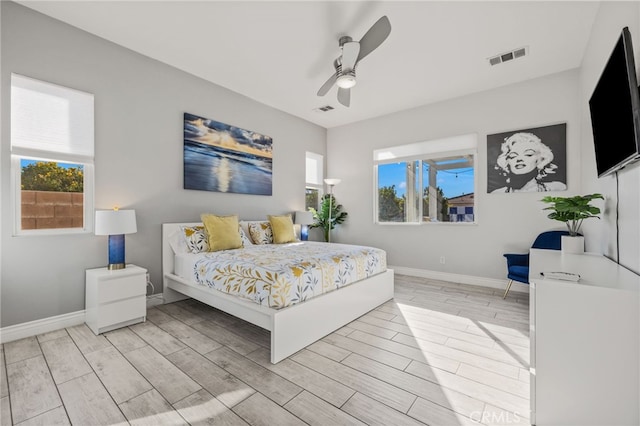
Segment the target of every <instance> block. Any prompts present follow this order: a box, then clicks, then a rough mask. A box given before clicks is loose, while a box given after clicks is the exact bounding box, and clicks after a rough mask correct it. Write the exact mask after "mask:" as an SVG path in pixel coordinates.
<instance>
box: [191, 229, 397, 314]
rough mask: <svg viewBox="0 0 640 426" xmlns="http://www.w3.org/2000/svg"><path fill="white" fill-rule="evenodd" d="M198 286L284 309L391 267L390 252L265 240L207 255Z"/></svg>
mask: <svg viewBox="0 0 640 426" xmlns="http://www.w3.org/2000/svg"><path fill="white" fill-rule="evenodd" d="M194 269H195V270H194V276H195V278H196V281H197V282H198V284H200V285H203V286H208V287H210V288H214V289H217V290H220V291H223V292H225V293H229V294H233V295H237V296H241V297H244V298H247V299H249V300H252V301H254V302H256V303H259V304H261V305H264V306H268V307H271V308H276V309H280V308H284V307H287V306H290V305H293V304H296V303H300V302H303V301H305V300H307V299H310V298H312V297H314V296H318V295H320V294H323V293H327V292H330V291H333V290H336V289H339V288H341V287H344V286H346V285H349V284H351V283H354V282H356V281H360V280H363V279H365V278H368V277H370V276H372V275H376V274H378V273H381V272H384V271H385V270H386V269H387V257H386V252H385V251H384V250H380V249H377V248H372V247H363V246H353V245H345V244H335V243H331V244H327V243H319V242H307V241H305V242H297V243H290V244H265V245H255V246H250V247H245V248H242V249H237V250H225V251H219V252H213V253H207V254H206V255H205V256H204V257H203V258H201V259H199V260H198V261H196V262H195V265H194Z"/></svg>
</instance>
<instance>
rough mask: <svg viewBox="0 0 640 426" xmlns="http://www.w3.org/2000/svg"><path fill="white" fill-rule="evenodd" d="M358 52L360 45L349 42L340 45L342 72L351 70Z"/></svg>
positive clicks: (355, 42)
mask: <svg viewBox="0 0 640 426" xmlns="http://www.w3.org/2000/svg"><path fill="white" fill-rule="evenodd" d="M359 52H360V43H358V42H357V41H350V42H349V43H345V44H343V45H342V71H343V72H345V71H348V70H352V69H353V68H354V67H355V66H356V61H357V60H358V53H359Z"/></svg>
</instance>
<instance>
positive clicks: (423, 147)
mask: <svg viewBox="0 0 640 426" xmlns="http://www.w3.org/2000/svg"><path fill="white" fill-rule="evenodd" d="M477 141H478V136H477V135H476V134H468V135H461V136H453V137H449V138H443V139H434V140H430V141H426V142H416V143H411V144H407V145H398V146H394V147H390V148H384V149H376V150H375V151H373V162H374V163H375V164H380V163H391V162H398V161H411V160H418V159H429V158H440V157H448V156H456V155H464V154H467V153H473V152H475V151H476V149H477V146H478V142H477Z"/></svg>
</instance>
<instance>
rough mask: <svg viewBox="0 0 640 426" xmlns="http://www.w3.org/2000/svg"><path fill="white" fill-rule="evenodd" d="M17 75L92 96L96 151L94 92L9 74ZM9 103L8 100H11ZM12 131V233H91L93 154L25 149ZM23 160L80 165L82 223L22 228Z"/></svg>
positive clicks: (93, 192)
mask: <svg viewBox="0 0 640 426" xmlns="http://www.w3.org/2000/svg"><path fill="white" fill-rule="evenodd" d="M14 76H16V77H18V78H21V79H28V80H33V81H34V82H36V83H43V84H46V85H50V86H55V87H56V88H62V89H65V90H68V91H70V92H76V93H78V92H79V93H83V94H87V95H90V96H91V111H90V112H91V118H92V122H91V146H92V149H93V151H95V139H94V136H93V133H94V131H95V121H94V117H95V109H94V100H93V98H94V95H93V94H90V93H87V92H82V91H80V90H77V89H73V88H70V87H66V86H61V85H58V84H55V83H50V82H47V81H43V80H38V79H34V78H31V77H26V76H23V75H20V74H15V73H12V74H11V77H12V79H13V77H14ZM12 88H13V80H12V81H11V84H10V89H12ZM10 105H12V104H11V102H10ZM12 114H13V108H10V114H9V115H10V119H13V116H12ZM12 137H13V130H11V137H10V140H11V152H10V161H11V167H10V173H11V178H10V182H11V200H12V202H13V203H14V206H13V209H12V211H13V220H12V222H13V226H12V228H13V233H12V235H13V236H14V237H22V236H45V235H73V234H89V233H92V232H93V227H94V214H93V212H94V208H95V204H94V200H95V167H94V164H95V160H94V154H92V155H90V156H88V155H85V154H83V153H79V154H76V153H73V152H71V153H69V152H59V151H55V150H51V151H49V150H46V149H36V148H28V147H24V146H14V144H13V139H12ZM22 160H34V161H42V162H55V163H71V164H78V165H82V166H83V173H82V174H83V216H84V217H83V221H82V223H83V226H82V227H77V228H42V229H22V166H21V161H22Z"/></svg>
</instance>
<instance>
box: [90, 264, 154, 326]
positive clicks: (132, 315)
mask: <svg viewBox="0 0 640 426" xmlns="http://www.w3.org/2000/svg"><path fill="white" fill-rule="evenodd" d="M146 293H147V270H146V269H144V268H141V267H139V266H136V265H127V267H126V268H124V269H117V270H112V271H110V270H108V269H107V268H96V269H87V272H86V296H85V322H86V323H87V325H88V326H89V328H90V329H91V330H92V331H93V332H94V333H95V334H96V335H97V334H100V333H104V332H106V331H110V330H114V329H116V328H120V327H125V326H127V325H131V324H135V323H138V322H142V321H145V320H146V316H147V298H146Z"/></svg>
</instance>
